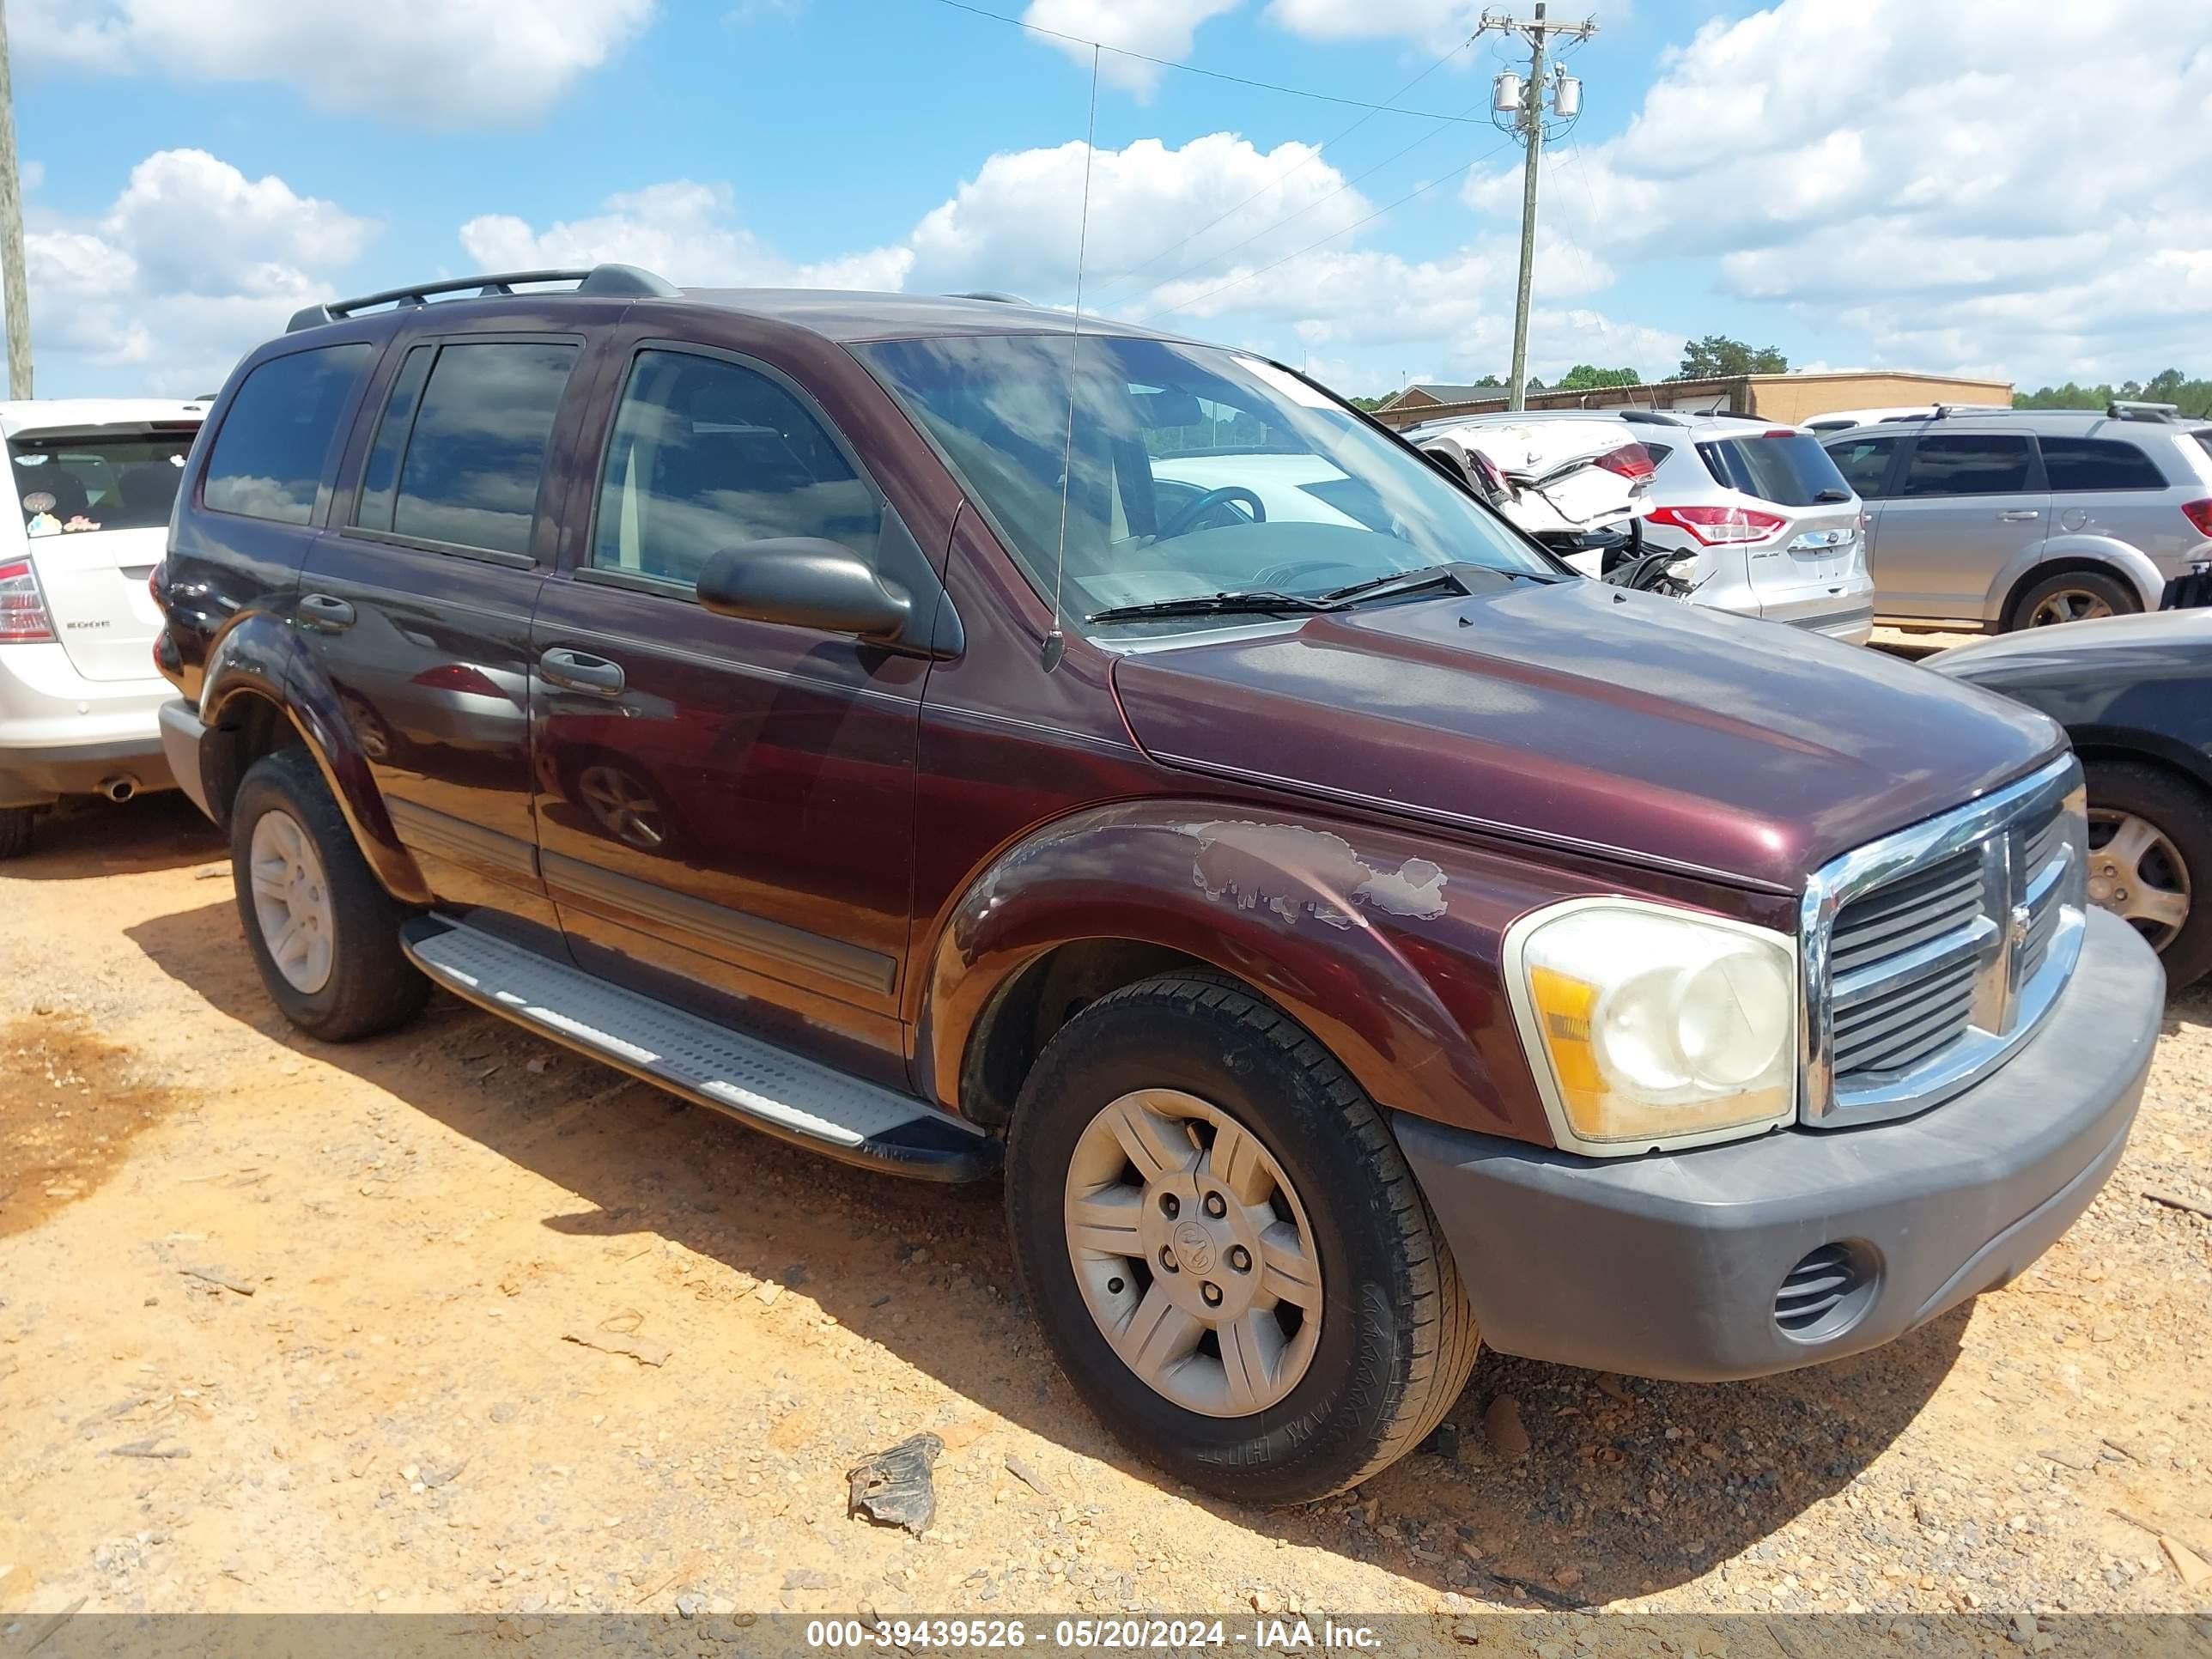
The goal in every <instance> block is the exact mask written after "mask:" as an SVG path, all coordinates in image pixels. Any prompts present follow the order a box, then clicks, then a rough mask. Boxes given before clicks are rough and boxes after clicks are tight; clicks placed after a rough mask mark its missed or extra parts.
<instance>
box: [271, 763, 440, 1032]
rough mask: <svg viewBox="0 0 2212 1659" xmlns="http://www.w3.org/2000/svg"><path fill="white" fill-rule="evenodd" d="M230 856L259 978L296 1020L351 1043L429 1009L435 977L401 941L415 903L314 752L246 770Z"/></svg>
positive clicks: (311, 1029) (306, 1028) (310, 1029)
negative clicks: (392, 878) (371, 845)
mask: <svg viewBox="0 0 2212 1659" xmlns="http://www.w3.org/2000/svg"><path fill="white" fill-rule="evenodd" d="M230 865H231V877H232V879H233V881H234V883H235V884H236V886H237V889H238V914H239V918H240V921H243V922H244V923H245V924H246V945H247V946H248V947H249V948H250V949H251V950H252V952H253V960H254V963H255V964H256V965H257V966H258V968H259V969H261V982H262V984H263V985H264V986H266V987H268V991H269V994H270V997H271V998H272V999H273V1000H275V1002H276V1006H278V1007H279V1008H281V1009H282V1010H283V1013H284V1018H287V1019H289V1020H290V1021H291V1022H292V1024H295V1025H296V1026H298V1027H299V1028H300V1029H301V1030H303V1031H305V1032H307V1034H308V1035H309V1036H318V1037H321V1038H322V1039H323V1040H324V1041H325V1042H351V1041H352V1040H353V1039H354V1038H356V1037H365V1036H374V1035H375V1034H376V1033H377V1032H379V1031H384V1030H390V1029H391V1028H392V1026H394V1025H397V1024H400V1023H401V1022H402V1021H403V1020H406V1019H409V1018H412V1017H413V1016H414V1015H415V1014H416V1013H417V1012H420V1010H421V1009H422V1003H423V1000H425V999H426V998H427V997H428V995H429V994H430V981H428V980H427V979H425V978H423V977H422V974H421V973H420V972H419V971H418V970H417V969H416V967H415V965H414V964H413V963H410V962H409V961H408V960H407V955H406V952H405V951H402V950H401V949H400V948H399V925H400V923H401V922H403V921H405V920H406V915H407V913H406V911H405V910H404V909H403V908H401V906H400V905H399V904H398V902H397V901H396V900H394V899H393V898H392V896H391V895H390V894H389V893H387V892H386V891H385V890H384V889H383V887H382V886H381V885H380V884H379V883H378V881H377V879H376V877H375V875H374V872H371V870H370V869H369V867H368V860H365V859H363V858H362V855H361V848H359V847H358V846H357V845H356V844H355V842H354V838H353V831H352V829H349V827H348V826H347V823H346V821H345V817H344V815H343V813H341V812H340V811H338V804H337V801H336V800H335V799H332V798H331V792H330V789H329V788H328V787H327V786H326V785H325V783H324V782H323V775H322V774H321V773H320V772H319V771H318V770H317V769H316V768H315V763H314V762H313V759H311V758H310V757H308V755H307V751H306V750H303V749H285V750H279V751H278V752H276V754H273V755H269V756H264V757H263V758H262V759H260V760H258V761H256V762H255V763H253V765H252V767H251V768H250V769H248V770H247V772H246V776H245V778H244V780H243V781H240V784H239V786H238V799H237V801H236V804H235V805H234V806H233V807H232V809H231V829H230Z"/></svg>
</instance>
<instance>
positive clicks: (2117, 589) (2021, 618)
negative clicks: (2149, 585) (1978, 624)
mask: <svg viewBox="0 0 2212 1659" xmlns="http://www.w3.org/2000/svg"><path fill="white" fill-rule="evenodd" d="M2068 592H2074V593H2093V594H2094V595H2096V597H2097V598H2099V599H2102V600H2103V601H2104V602H2105V604H2106V607H2107V608H2108V609H2110V610H2111V611H2112V614H2113V615H2114V616H2116V617H2132V616H2134V615H2135V614H2136V612H2137V611H2141V610H2142V596H2141V595H2140V594H2138V593H2137V592H2136V591H2135V589H2134V588H2132V587H2130V586H2128V584H2127V583H2125V582H2124V581H2122V580H2120V579H2119V578H2118V577H2117V576H2108V575H2106V574H2104V573H2102V572H2101V571H2096V570H2062V571H2060V572H2059V573H2058V574H2057V575H2055V576H2045V578H2044V579H2043V580H2041V581H2039V582H2037V583H2035V584H2034V585H2033V586H2030V587H2027V588H2023V589H2022V590H2021V593H2020V595H2019V597H2018V598H2016V599H2014V600H2013V602H2012V608H2011V609H2010V610H2009V611H2007V612H2006V613H2005V624H2004V631H2005V632H2006V633H2008V634H2009V633H2012V632H2014V631H2015V630H2016V629H2022V628H2026V627H2027V625H2028V621H2027V619H2028V618H2029V617H2033V615H2034V614H2035V608H2036V607H2037V606H2038V605H2041V604H2042V603H2043V602H2044V601H2045V599H2050V598H2051V596H2052V595H2053V594H2057V593H2068Z"/></svg>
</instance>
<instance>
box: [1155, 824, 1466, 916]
mask: <svg viewBox="0 0 2212 1659" xmlns="http://www.w3.org/2000/svg"><path fill="white" fill-rule="evenodd" d="M1184 833H1186V834H1188V835H1190V836H1195V837H1196V838H1197V841H1198V856H1197V858H1196V859H1195V860H1193V861H1192V865H1191V876H1192V879H1193V881H1194V883H1195V884H1197V886H1198V887H1199V888H1200V889H1201V890H1203V891H1204V892H1205V894H1206V897H1208V898H1210V899H1226V900H1228V901H1229V902H1231V903H1232V904H1235V905H1236V906H1237V908H1240V909H1244V910H1252V909H1257V908H1259V907H1261V905H1265V906H1266V907H1267V908H1268V909H1270V910H1272V911H1273V912H1274V913H1275V914H1276V915H1279V916H1280V917H1282V918H1283V920H1284V921H1289V922H1296V921H1299V920H1300V919H1301V918H1302V917H1304V916H1311V917H1312V918H1313V919H1314V920H1315V921H1320V922H1325V923H1327V924H1328V926H1329V927H1352V926H1354V925H1355V924H1356V922H1357V921H1358V916H1357V915H1356V909H1357V908H1358V907H1360V906H1366V905H1371V906H1373V907H1374V908H1376V909H1379V910H1387V911H1389V913H1390V914H1391V915H1395V916H1404V917H1407V918H1408V919H1410V920H1413V921H1434V920H1435V919H1436V918H1437V917H1438V916H1441V915H1443V914H1444V909H1445V899H1444V872H1443V870H1442V869H1440V868H1439V867H1438V866H1436V865H1435V864H1433V863H1431V861H1430V860H1427V859H1407V860H1406V861H1405V862H1404V863H1403V864H1402V865H1401V866H1399V867H1398V868H1397V869H1396V870H1394V871H1389V872H1383V871H1379V870H1376V868H1375V867H1374V866H1371V865H1370V864H1368V863H1367V862H1366V861H1365V860H1363V859H1362V858H1361V857H1360V856H1359V854H1358V853H1357V852H1355V851H1353V849H1352V843H1351V842H1348V841H1346V840H1345V838H1344V837H1343V836H1339V835H1334V834H1332V833H1330V832H1329V831H1328V830H1325V829H1306V828H1304V826H1303V825H1300V824H1295V823H1252V822H1250V821H1249V820H1220V821H1216V822H1213V823H1199V824H1193V825H1191V826H1190V827H1189V828H1188V829H1187V830H1186V831H1185V832H1184Z"/></svg>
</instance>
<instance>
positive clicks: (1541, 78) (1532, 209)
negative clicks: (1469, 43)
mask: <svg viewBox="0 0 2212 1659" xmlns="http://www.w3.org/2000/svg"><path fill="white" fill-rule="evenodd" d="M1544 11H1545V8H1544V4H1543V0H1537V6H1536V15H1534V17H1528V18H1522V17H1516V16H1513V15H1511V14H1510V13H1508V12H1492V11H1486V12H1484V13H1483V14H1482V24H1481V27H1479V28H1477V29H1476V30H1475V34H1476V36H1477V37H1478V38H1480V36H1482V35H1485V34H1488V33H1492V31H1493V30H1494V31H1495V32H1497V33H1499V34H1517V35H1519V36H1520V37H1521V38H1522V40H1526V41H1527V42H1528V80H1527V81H1526V82H1523V81H1522V79H1521V77H1520V76H1517V75H1516V74H1514V73H1513V71H1512V70H1506V71H1505V72H1504V73H1503V74H1501V75H1500V76H1498V79H1497V81H1496V82H1495V83H1494V87H1493V90H1492V95H1491V100H1490V103H1491V111H1492V122H1493V123H1496V121H1497V117H1498V116H1500V115H1510V117H1511V118H1512V120H1511V125H1510V128H1508V127H1506V126H1504V125H1500V126H1499V130H1500V131H1511V132H1512V133H1513V134H1514V136H1515V137H1518V138H1519V139H1520V140H1521V142H1522V146H1523V147H1524V149H1525V150H1526V152H1527V154H1526V155H1525V156H1524V157H1523V159H1522V163H1521V285H1520V289H1519V291H1518V292H1517V293H1516V295H1515V296H1514V301H1513V380H1512V384H1511V386H1510V388H1509V389H1508V391H1507V394H1506V396H1507V399H1508V401H1507V404H1506V406H1507V407H1508V408H1509V409H1523V408H1526V407H1527V406H1528V290H1529V287H1530V285H1531V283H1532V282H1533V280H1534V276H1535V274H1536V170H1537V168H1538V167H1540V166H1541V164H1542V161H1543V156H1544V101H1545V92H1546V88H1545V74H1544V63H1545V58H1546V57H1547V55H1548V53H1549V50H1550V46H1551V42H1552V37H1553V35H1565V36H1567V37H1568V38H1570V39H1571V40H1589V38H1590V36H1592V35H1593V34H1595V33H1597V19H1595V17H1588V18H1584V19H1583V21H1581V22H1579V23H1553V22H1550V21H1547V20H1546V18H1545V15H1544ZM1555 69H1556V72H1555V74H1554V75H1553V82H1555V84H1553V86H1552V87H1551V88H1550V92H1551V105H1552V111H1553V114H1555V115H1556V116H1558V117H1559V119H1560V120H1561V121H1563V122H1565V123H1567V124H1568V125H1572V124H1573V122H1574V120H1575V119H1576V118H1577V117H1578V116H1579V115H1580V114H1581V113H1582V98H1583V88H1582V82H1579V81H1577V80H1576V79H1575V78H1574V77H1573V76H1570V75H1568V74H1567V73H1565V66H1564V65H1558V66H1555ZM1565 130H1566V128H1565V127H1564V126H1563V127H1562V128H1561V129H1560V131H1562V132H1564V131H1565Z"/></svg>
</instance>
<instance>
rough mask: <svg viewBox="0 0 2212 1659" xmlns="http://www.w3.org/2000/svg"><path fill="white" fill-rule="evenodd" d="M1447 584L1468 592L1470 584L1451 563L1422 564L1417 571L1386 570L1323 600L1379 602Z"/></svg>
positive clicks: (1334, 591) (1337, 602) (1333, 601)
mask: <svg viewBox="0 0 2212 1659" xmlns="http://www.w3.org/2000/svg"><path fill="white" fill-rule="evenodd" d="M1446 582H1449V583H1450V584H1451V585H1452V586H1455V587H1456V588H1458V589H1459V591H1460V592H1462V593H1464V592H1467V584H1466V583H1465V582H1463V581H1462V580H1460V578H1459V573H1458V571H1457V570H1455V568H1453V567H1452V566H1450V565H1448V564H1428V565H1423V566H1422V567H1421V568H1419V569H1418V570H1386V571H1385V572H1383V574H1381V575H1379V576H1370V577H1369V578H1368V579H1367V580H1365V581H1364V582H1354V583H1352V586H1349V587H1339V588H1334V589H1332V590H1331V591H1329V592H1327V593H1324V594H1322V599H1325V600H1328V601H1329V602H1330V603H1332V604H1336V605H1341V604H1343V603H1344V602H1345V601H1346V599H1380V598H1382V597H1383V596H1384V595H1386V594H1393V593H1422V592H1427V591H1428V590H1429V589H1430V588H1431V587H1442V586H1443V585H1444V584H1445V583H1446Z"/></svg>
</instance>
